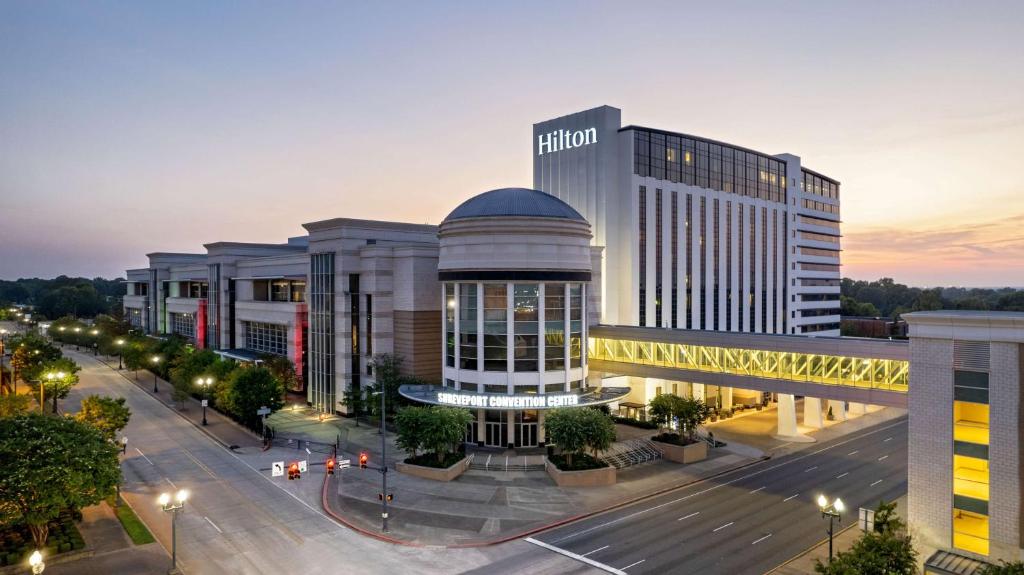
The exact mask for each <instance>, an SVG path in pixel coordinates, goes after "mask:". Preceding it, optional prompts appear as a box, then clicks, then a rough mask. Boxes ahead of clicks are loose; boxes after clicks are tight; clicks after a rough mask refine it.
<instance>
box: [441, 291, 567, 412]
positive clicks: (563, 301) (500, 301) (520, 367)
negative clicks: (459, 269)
mask: <svg viewBox="0 0 1024 575" xmlns="http://www.w3.org/2000/svg"><path fill="white" fill-rule="evenodd" d="M585 293H586V290H585V289H584V286H583V284H582V283H565V282H557V283H555V282H550V283H549V282H449V283H446V284H445V286H444V294H445V295H444V299H445V366H446V367H447V368H458V369H459V370H461V371H477V372H484V373H488V372H490V373H494V372H499V373H512V374H514V373H524V372H525V373H549V372H565V371H566V370H567V369H573V368H580V367H583V365H584V364H585V363H586V359H585V353H586V351H585V347H584V346H583V345H582V343H583V338H584V337H585V334H584V331H585V327H584V322H583V318H584V311H585V310H584V306H585V303H584V302H585V297H584V296H585ZM447 377H448V379H451V377H450V376H447ZM452 383H454V381H452ZM571 383H572V384H575V385H570V386H569V387H570V388H571V389H574V388H576V387H578V386H579V382H578V381H574V382H571ZM556 386H557V387H558V389H557V390H556V389H554V387H556ZM542 388H543V390H547V388H551V389H550V391H552V392H553V391H563V389H564V386H562V385H560V384H557V385H547V386H542Z"/></svg>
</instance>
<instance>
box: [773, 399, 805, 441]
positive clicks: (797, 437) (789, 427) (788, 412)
mask: <svg viewBox="0 0 1024 575" xmlns="http://www.w3.org/2000/svg"><path fill="white" fill-rule="evenodd" d="M778 395H779V406H778V408H777V411H778V415H779V428H778V431H777V432H776V434H775V437H776V438H778V439H782V440H785V441H796V442H800V443H813V442H814V438H813V437H811V436H809V435H804V434H802V433H800V429H799V428H798V427H797V426H796V398H795V397H793V395H791V394H788V393H780V394H778Z"/></svg>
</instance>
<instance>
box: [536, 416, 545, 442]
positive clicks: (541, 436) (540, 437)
mask: <svg viewBox="0 0 1024 575" xmlns="http://www.w3.org/2000/svg"><path fill="white" fill-rule="evenodd" d="M545 443H547V434H546V433H545V432H544V410H539V411H538V412H537V445H538V446H540V447H544V444H545Z"/></svg>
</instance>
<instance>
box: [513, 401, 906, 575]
mask: <svg viewBox="0 0 1024 575" xmlns="http://www.w3.org/2000/svg"><path fill="white" fill-rule="evenodd" d="M906 489H907V420H906V417H902V418H900V419H898V420H896V421H894V422H889V423H883V424H880V425H877V426H875V427H872V428H869V429H866V430H863V431H859V432H856V433H854V434H851V435H850V436H847V437H843V438H839V439H837V440H833V441H831V442H826V443H823V444H821V445H815V446H812V447H809V448H808V449H807V450H805V451H801V452H797V453H794V454H792V455H789V456H785V457H781V458H779V459H774V460H768V461H765V462H763V463H759V464H757V465H755V466H752V467H748V468H746V469H742V470H738V471H736V472H733V473H730V474H727V475H725V476H723V477H721V478H717V479H713V480H710V481H707V482H702V483H699V484H696V485H694V486H692V487H688V488H685V489H681V490H677V491H674V492H672V493H669V494H666V495H664V496H662V497H660V498H657V499H650V500H646V501H643V502H640V503H637V504H635V505H631V506H628V507H626V508H623V509H619V510H617V511H614V512H611V513H606V514H603V515H598V516H596V517H592V518H590V519H587V520H584V521H580V522H578V523H574V524H571V525H567V526H565V527H562V528H559V529H555V530H552V531H549V532H546V533H543V534H541V535H539V536H536V537H534V538H533V539H531V541H532V542H535V543H536V544H537V545H538V546H539V547H542V548H545V549H549V550H551V551H553V552H555V553H561V554H565V555H566V556H573V557H576V558H577V559H578V560H581V561H590V562H596V563H598V564H600V565H599V566H600V567H601V568H603V569H605V570H606V571H610V572H613V573H618V572H625V573H629V574H630V575H634V574H638V573H669V572H680V571H681V570H685V571H686V572H689V573H730V574H733V573H750V574H761V573H765V572H767V571H768V570H770V569H773V568H775V567H777V566H778V565H780V564H781V563H783V562H785V561H786V560H788V559H790V558H792V557H793V556H795V555H797V554H798V553H800V552H802V551H804V550H805V549H807V548H808V547H810V546H812V545H814V544H815V543H817V542H819V541H821V540H822V539H823V538H825V537H826V534H825V533H826V529H827V527H828V520H827V519H823V518H822V516H821V513H820V511H819V510H818V507H817V504H816V503H815V501H816V499H817V497H818V495H819V494H824V495H826V496H827V497H829V498H830V499H833V498H835V497H840V498H841V499H842V500H843V502H844V503H845V505H846V509H847V511H846V513H845V514H844V515H843V517H842V526H846V525H849V524H850V522H855V521H856V520H857V510H858V508H860V507H870V508H874V507H875V506H876V505H877V504H878V501H879V500H880V499H884V500H886V501H890V500H893V499H895V498H897V497H899V496H900V495H903V494H904V493H905V492H906ZM840 527H841V526H837V529H839V528H840Z"/></svg>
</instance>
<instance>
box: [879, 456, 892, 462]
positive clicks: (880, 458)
mask: <svg viewBox="0 0 1024 575" xmlns="http://www.w3.org/2000/svg"><path fill="white" fill-rule="evenodd" d="M887 457H889V456H888V455H883V456H881V457H879V458H878V460H879V461H881V460H883V459H885V458H887Z"/></svg>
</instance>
